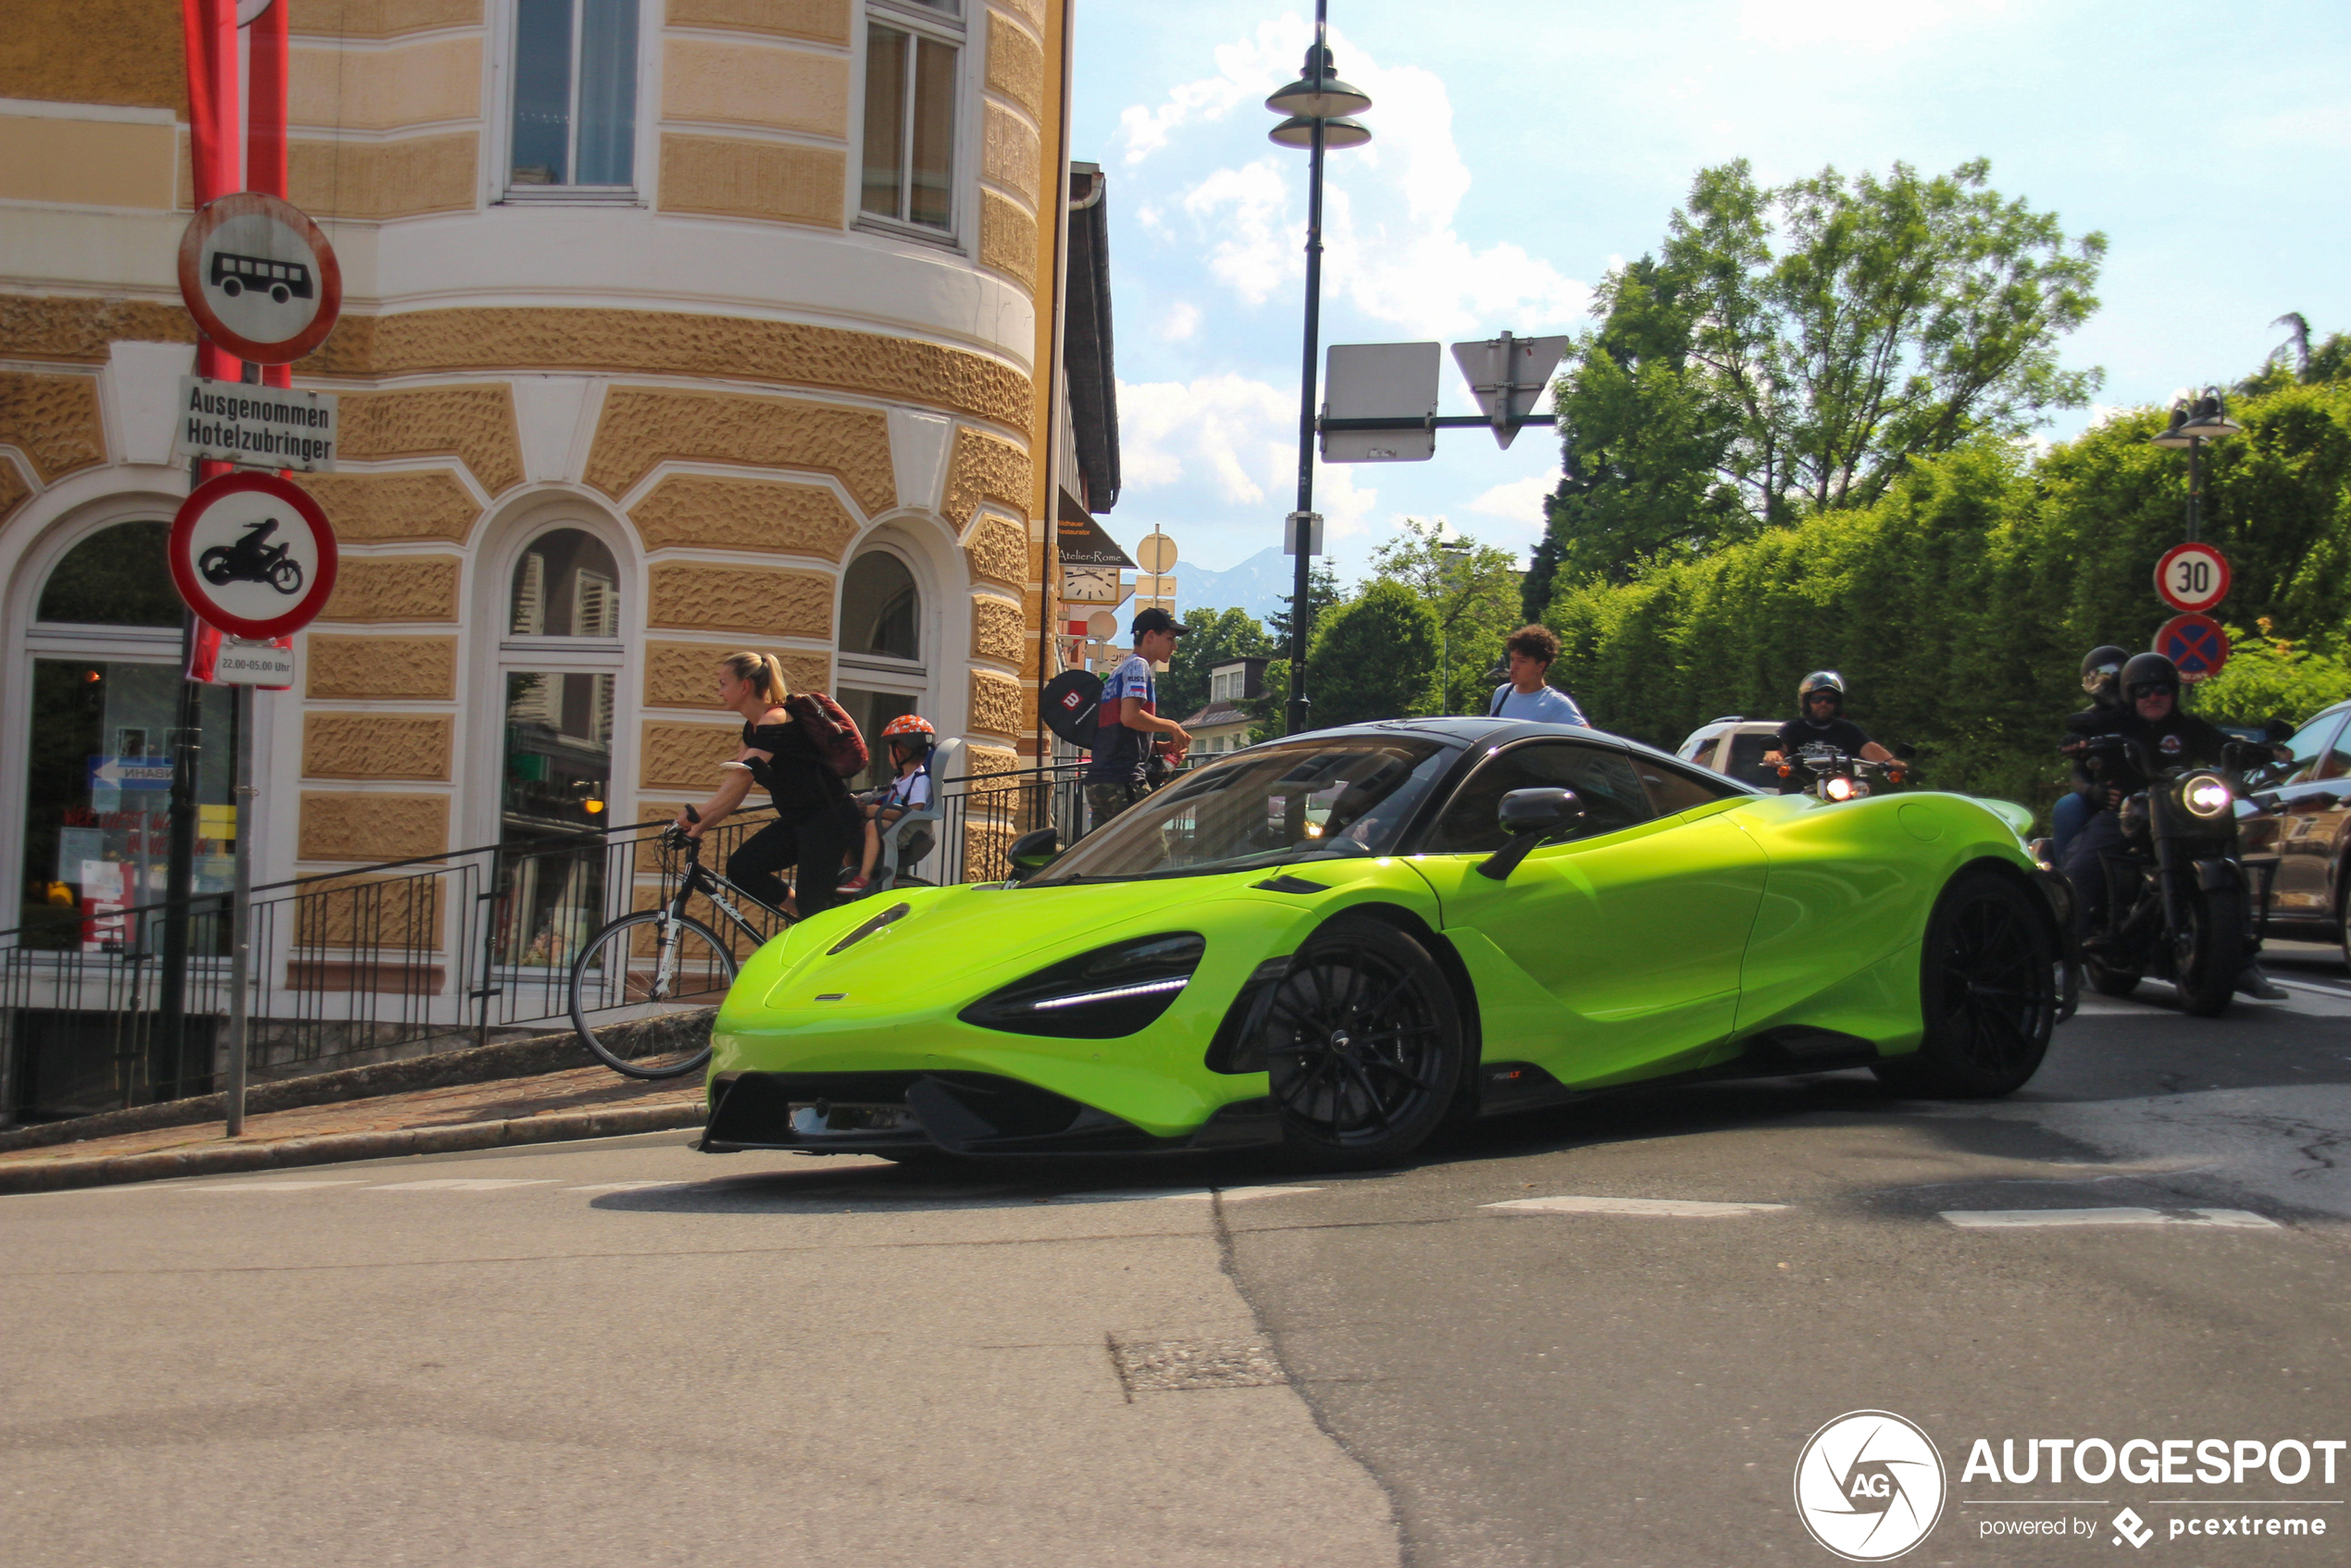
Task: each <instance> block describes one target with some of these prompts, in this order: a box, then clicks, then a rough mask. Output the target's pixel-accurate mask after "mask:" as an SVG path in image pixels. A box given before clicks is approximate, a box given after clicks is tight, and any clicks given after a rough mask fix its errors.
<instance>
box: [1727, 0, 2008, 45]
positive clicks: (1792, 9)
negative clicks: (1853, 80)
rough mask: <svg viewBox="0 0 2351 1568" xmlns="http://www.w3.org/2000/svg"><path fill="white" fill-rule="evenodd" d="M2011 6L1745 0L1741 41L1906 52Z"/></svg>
mask: <svg viewBox="0 0 2351 1568" xmlns="http://www.w3.org/2000/svg"><path fill="white" fill-rule="evenodd" d="M2008 8H2009V7H2008V4H2007V0H1958V3H1952V0H1896V3H1894V4H1888V3H1887V0H1744V3H1743V4H1742V5H1741V6H1739V35H1740V36H1741V37H1742V38H1745V39H1748V40H1749V41H1751V42H1754V43H1759V44H1769V45H1771V46H1772V47H1773V48H1775V49H1802V50H1817V49H1822V48H1830V49H1840V48H1841V49H1862V50H1867V51H1869V52H1871V53H1873V54H1882V53H1884V52H1885V51H1887V50H1892V49H1900V48H1904V47H1907V46H1908V45H1909V44H1914V43H1916V42H1918V41H1919V40H1920V39H1922V38H1923V37H1925V36H1926V35H1927V34H1929V33H1932V32H1939V31H1942V30H1943V29H1945V28H1947V27H1949V26H1952V25H1954V24H1962V25H1967V26H1974V25H1977V24H1978V23H1980V22H1982V21H1983V20H1984V13H1986V12H1992V13H1998V12H2003V11H2006V10H2007V9H2008Z"/></svg>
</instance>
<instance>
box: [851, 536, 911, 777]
mask: <svg viewBox="0 0 2351 1568" xmlns="http://www.w3.org/2000/svg"><path fill="white" fill-rule="evenodd" d="M922 627H923V595H922V590H921V588H920V587H919V586H918V585H917V584H916V583H915V581H914V572H913V571H912V570H911V569H909V568H908V566H907V565H906V563H905V561H904V560H903V559H902V558H901V557H900V556H899V555H897V554H894V553H893V552H891V551H888V550H879V549H875V550H868V551H866V552H865V554H862V555H860V556H858V557H857V559H855V560H854V561H852V562H851V563H850V564H849V570H848V571H847V572H845V573H843V574H842V575H841V580H840V659H839V660H838V679H837V681H836V686H837V688H838V690H837V691H836V693H835V695H836V696H837V698H838V699H839V701H840V705H841V706H842V707H844V708H847V709H848V710H849V716H851V717H852V718H853V719H855V720H856V721H857V726H858V728H860V729H862V730H863V731H864V732H865V735H866V737H867V745H868V749H869V751H870V752H871V754H872V758H873V761H872V765H871V766H870V767H869V768H868V769H867V771H866V774H865V778H864V779H863V780H862V781H861V784H862V785H863V786H865V787H870V786H872V785H875V784H879V783H881V782H883V781H884V780H885V779H887V778H889V748H888V747H886V746H882V745H879V744H877V743H875V742H874V740H873V739H872V738H873V737H876V736H878V735H879V734H880V733H881V731H882V727H883V726H885V725H887V724H888V723H889V721H890V720H891V719H893V718H896V717H898V716H900V715H901V714H911V713H920V712H921V711H922V708H923V699H924V697H925V696H926V695H927V692H928V691H929V689H930V671H929V670H928V668H927V667H926V666H925V665H924V664H923V630H922Z"/></svg>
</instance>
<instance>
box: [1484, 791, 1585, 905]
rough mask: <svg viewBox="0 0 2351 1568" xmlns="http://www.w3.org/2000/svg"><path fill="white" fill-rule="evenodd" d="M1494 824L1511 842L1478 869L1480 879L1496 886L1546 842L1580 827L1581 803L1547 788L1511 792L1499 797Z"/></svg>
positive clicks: (1570, 792)
mask: <svg viewBox="0 0 2351 1568" xmlns="http://www.w3.org/2000/svg"><path fill="white" fill-rule="evenodd" d="M1494 821H1495V823H1496V825H1497V826H1499V828H1501V829H1502V831H1503V832H1505V833H1507V834H1509V835H1510V836H1511V841H1510V842H1509V843H1507V844H1505V845H1503V846H1502V847H1501V848H1500V849H1499V850H1497V851H1496V852H1494V853H1493V854H1492V855H1490V856H1488V857H1487V858H1486V860H1485V861H1484V862H1482V863H1481V864H1480V865H1478V868H1477V869H1478V873H1479V875H1481V876H1485V877H1493V878H1494V880H1496V881H1497V882H1505V881H1508V880H1509V879H1510V875H1511V872H1513V871H1515V870H1517V869H1518V863H1519V862H1520V861H1522V860H1524V859H1525V858H1526V857H1527V856H1528V855H1530V854H1532V853H1533V852H1535V846H1536V845H1537V844H1539V843H1541V842H1542V841H1543V840H1546V839H1550V838H1556V837H1557V836H1558V835H1560V834H1561V833H1563V832H1565V831H1567V830H1568V829H1570V828H1580V827H1582V826H1583V823H1584V803H1583V802H1582V801H1579V800H1577V799H1576V798H1575V791H1574V790H1562V789H1561V788H1560V787H1558V786H1557V785H1550V786H1548V787H1546V788H1543V789H1537V790H1511V792H1510V793H1509V794H1507V795H1504V796H1503V797H1502V803H1501V804H1500V805H1499V806H1498V807H1496V808H1495V811H1494Z"/></svg>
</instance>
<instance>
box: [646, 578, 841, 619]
mask: <svg viewBox="0 0 2351 1568" xmlns="http://www.w3.org/2000/svg"><path fill="white" fill-rule="evenodd" d="M646 575H647V577H648V579H650V581H651V583H652V589H653V591H652V595H651V602H650V603H649V604H647V605H646V612H647V614H646V624H647V625H649V626H659V627H671V628H677V629H678V630H680V631H740V632H742V633H744V634H746V635H748V636H753V637H829V636H831V635H832V627H833V583H832V579H830V578H828V577H820V576H818V575H817V574H816V573H815V572H795V571H786V570H784V569H783V568H781V567H777V566H722V565H718V564H716V563H711V564H708V565H705V564H703V563H700V562H689V561H674V562H664V563H662V564H661V565H659V566H655V567H653V570H652V571H651V572H649V573H648V574H646Z"/></svg>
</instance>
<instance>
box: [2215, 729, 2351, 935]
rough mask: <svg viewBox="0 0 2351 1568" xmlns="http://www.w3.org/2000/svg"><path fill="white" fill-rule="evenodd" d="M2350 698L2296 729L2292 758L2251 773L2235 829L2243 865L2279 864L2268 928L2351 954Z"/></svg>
mask: <svg viewBox="0 0 2351 1568" xmlns="http://www.w3.org/2000/svg"><path fill="white" fill-rule="evenodd" d="M2347 727H2351V703H2336V704H2335V705H2334V706H2332V707H2331V708H2328V709H2327V710H2325V711H2324V712H2323V713H2320V715H2319V716H2317V717H2315V718H2313V719H2311V720H2310V721H2309V722H2308V723H2307V724H2305V725H2303V726H2302V728H2299V729H2297V730H2295V732H2294V736H2293V738H2292V739H2291V740H2287V741H2286V742H2285V746H2286V749H2287V751H2288V752H2289V753H2291V756H2290V758H2289V760H2286V761H2283V762H2279V763H2276V764H2273V765H2270V766H2269V767H2267V768H2264V769H2262V770H2261V771H2260V772H2258V773H2256V774H2252V775H2249V776H2247V778H2246V779H2245V783H2246V784H2247V786H2248V787H2249V790H2250V795H2251V800H2250V802H2249V807H2246V808H2240V820H2239V822H2238V825H2237V826H2238V828H2239V830H2240V832H2241V834H2242V840H2241V843H2242V846H2243V852H2244V856H2245V865H2247V866H2248V867H2251V868H2254V869H2255V871H2256V877H2255V880H2254V886H2255V887H2256V888H2258V887H2260V886H2261V879H2260V877H2259V874H2258V868H2259V867H2260V866H2262V865H2265V864H2268V863H2271V862H2274V863H2275V865H2276V866H2277V870H2276V872H2275V873H2274V874H2273V875H2272V877H2270V884H2269V911H2268V913H2269V917H2270V932H2271V933H2272V934H2273V935H2276V936H2281V937H2286V938H2290V939H2294V940H2302V941H2332V942H2341V943H2343V944H2344V948H2345V952H2344V956H2345V959H2346V960H2351V928H2346V926H2345V899H2346V896H2351V865H2346V864H2345V862H2346V858H2351V728H2347Z"/></svg>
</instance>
